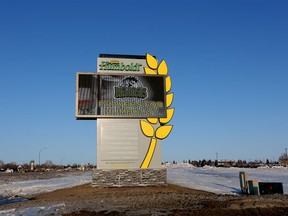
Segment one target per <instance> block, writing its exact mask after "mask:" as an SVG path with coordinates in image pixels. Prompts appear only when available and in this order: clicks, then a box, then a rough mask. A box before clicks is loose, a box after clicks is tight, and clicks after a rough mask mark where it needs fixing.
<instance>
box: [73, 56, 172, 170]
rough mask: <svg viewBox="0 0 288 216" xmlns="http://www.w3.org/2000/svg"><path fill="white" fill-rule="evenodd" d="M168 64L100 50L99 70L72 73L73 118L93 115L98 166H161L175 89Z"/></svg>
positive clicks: (170, 126) (88, 117) (144, 167)
mask: <svg viewBox="0 0 288 216" xmlns="http://www.w3.org/2000/svg"><path fill="white" fill-rule="evenodd" d="M171 88H172V82H171V78H170V76H169V75H168V67H167V65H166V62H165V61H164V60H162V61H161V62H160V63H158V61H157V59H156V58H155V57H154V56H152V55H150V54H146V55H145V56H134V55H133V56H132V55H110V54H100V56H99V58H98V59H97V72H94V73H91V72H88V73H85V72H78V73H77V74H76V119H80V120H81V119H94V120H95V119H97V169H101V170H102V169H103V170H107V169H111V170H113V169H139V168H141V169H146V168H153V169H155V168H156V169H160V168H161V140H162V139H165V138H166V137H167V136H168V135H169V134H170V132H171V130H172V128H173V126H172V125H169V124H168V123H169V122H170V121H171V119H172V117H173V115H174V108H171V105H172V102H173V98H174V93H171V92H170V91H171Z"/></svg>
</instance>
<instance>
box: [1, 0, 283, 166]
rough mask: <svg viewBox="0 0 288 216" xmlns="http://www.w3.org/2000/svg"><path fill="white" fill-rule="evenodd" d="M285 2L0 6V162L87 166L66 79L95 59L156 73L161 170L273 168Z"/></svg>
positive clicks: (88, 144)
mask: <svg viewBox="0 0 288 216" xmlns="http://www.w3.org/2000/svg"><path fill="white" fill-rule="evenodd" d="M287 11H288V2H287V1H277V0H276V1H275V0H271V1H261V0H259V1H248V0H247V1H240V0H239V1H233V0H232V1H228V0H227V1H217V0H214V1H205V0H203V1H184V0H182V1H178V0H175V1H161V0H158V1H132V0H131V1H108V0H107V1H68V0H66V1H64V0H63V1H43V0H42V1H8V0H7V1H5V0H4V1H3V0H1V1H0V73H1V85H0V92H1V102H0V113H1V115H0V160H3V161H4V162H6V163H8V162H10V161H16V162H18V163H26V162H29V161H30V160H32V159H34V160H36V161H37V162H38V154H39V151H40V149H41V148H43V147H46V149H44V150H42V152H41V160H43V161H45V160H52V161H53V162H54V163H61V162H62V163H64V164H67V163H80V164H81V163H87V162H90V163H93V164H95V163H96V121H76V120H75V78H76V72H78V71H87V72H89V71H90V72H93V71H96V59H97V57H98V55H99V54H100V53H109V54H132V55H133V54H135V55H145V54H146V53H150V54H152V55H155V56H156V58H157V59H158V60H162V59H165V61H166V62H167V64H168V68H169V74H170V75H171V78H172V82H173V86H172V91H173V92H174V93H175V100H174V103H173V106H174V107H175V109H176V111H175V115H174V117H173V120H172V124H173V125H174V128H173V131H172V132H171V134H170V135H169V137H168V138H167V139H165V140H164V141H163V142H162V143H163V144H162V160H163V161H168V160H176V161H182V160H184V159H186V160H188V159H191V160H201V159H204V158H205V159H215V158H216V153H218V157H219V159H232V160H238V159H242V160H244V159H245V160H255V159H257V160H260V159H261V160H266V159H269V160H273V159H274V160H277V159H278V157H279V156H280V154H282V153H283V152H284V151H285V150H284V149H285V148H287V147H288V13H287Z"/></svg>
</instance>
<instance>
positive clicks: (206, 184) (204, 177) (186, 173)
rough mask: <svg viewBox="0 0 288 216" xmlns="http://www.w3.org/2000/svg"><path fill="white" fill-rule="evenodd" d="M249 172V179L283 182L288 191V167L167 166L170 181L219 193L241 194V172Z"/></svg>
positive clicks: (285, 190) (287, 191)
mask: <svg viewBox="0 0 288 216" xmlns="http://www.w3.org/2000/svg"><path fill="white" fill-rule="evenodd" d="M241 171H245V172H246V173H247V178H248V179H247V180H252V179H257V180H258V181H259V182H282V184H283V190H284V193H285V194H287V193H288V169H287V168H286V167H282V168H279V167H278V168H277V169H275V168H270V169H268V168H265V169H257V168H235V167H231V168H222V167H212V166H204V167H193V168H192V169H191V167H189V166H187V167H185V166H183V164H179V166H177V164H176V165H174V166H172V167H169V166H167V178H168V183H171V184H177V185H180V186H184V187H188V188H192V189H197V190H204V191H208V192H213V193H217V194H239V193H240V181H239V172H241Z"/></svg>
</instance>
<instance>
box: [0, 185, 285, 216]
mask: <svg viewBox="0 0 288 216" xmlns="http://www.w3.org/2000/svg"><path fill="white" fill-rule="evenodd" d="M287 198H288V195H267V196H244V195H237V196H236V195H235V196H234V195H217V194H213V193H209V192H204V191H198V190H193V189H188V188H183V187H179V186H176V185H171V184H168V185H167V186H161V187H133V188H132V187H121V188H95V187H91V185H90V184H85V185H81V186H76V187H73V188H68V189H61V190H57V191H54V192H50V193H46V194H40V195H36V196H34V197H31V198H30V200H29V201H26V202H19V203H11V204H6V205H2V206H0V210H4V209H22V208H30V207H36V206H53V205H54V206H55V205H59V204H60V205H59V206H61V205H62V207H60V208H59V209H57V211H55V212H53V214H52V215H66V216H74V215H131V216H132V215H179V216H180V215H181V216H182V215H196V216H213V215H217V216H222V215H223V216H224V215H225V216H230V215H231V216H232V215H233V216H234V215H236V216H237V215H245V216H247V215H248V216H249V215H253V216H254V215H259V216H260V215H261V216H268V215H269V216H270V215H271V216H272V215H275V216H276V215H277V216H283V215H288V199H287Z"/></svg>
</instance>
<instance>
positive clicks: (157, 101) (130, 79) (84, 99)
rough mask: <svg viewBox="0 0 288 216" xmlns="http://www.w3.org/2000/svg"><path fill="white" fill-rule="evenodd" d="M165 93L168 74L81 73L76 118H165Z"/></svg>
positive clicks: (78, 76) (77, 91)
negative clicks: (165, 77) (165, 75)
mask: <svg viewBox="0 0 288 216" xmlns="http://www.w3.org/2000/svg"><path fill="white" fill-rule="evenodd" d="M165 92H166V91H165V79H164V76H159V75H144V74H133V75H131V74H129V75H127V74H110V73H109V74H107V73H105V74H104V73H102V74H101V73H77V78H76V118H77V119H96V118H101V117H105V118H107V117H108V118H114V117H115V118H155V117H156V118H160V117H162V118H163V117H166V115H167V114H166V101H165V100H166V94H165Z"/></svg>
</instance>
